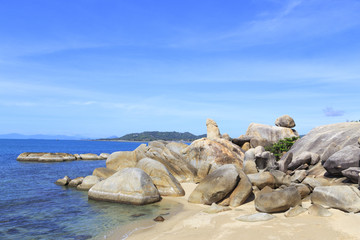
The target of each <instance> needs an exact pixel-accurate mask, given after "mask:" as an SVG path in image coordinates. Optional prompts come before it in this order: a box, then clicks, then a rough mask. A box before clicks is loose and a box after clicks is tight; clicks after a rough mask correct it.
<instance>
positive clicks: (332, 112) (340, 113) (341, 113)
mask: <svg viewBox="0 0 360 240" xmlns="http://www.w3.org/2000/svg"><path fill="white" fill-rule="evenodd" d="M323 112H324V114H325V116H326V117H340V116H344V114H345V111H343V110H335V109H333V108H332V107H327V108H325V109H324V110H323Z"/></svg>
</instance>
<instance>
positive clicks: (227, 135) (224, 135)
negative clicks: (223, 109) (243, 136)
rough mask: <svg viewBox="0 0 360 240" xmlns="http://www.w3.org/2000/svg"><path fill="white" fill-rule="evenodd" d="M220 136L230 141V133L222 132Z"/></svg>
mask: <svg viewBox="0 0 360 240" xmlns="http://www.w3.org/2000/svg"><path fill="white" fill-rule="evenodd" d="M221 138H223V139H225V140H228V141H231V137H230V135H229V134H227V133H224V134H223V135H222V136H221Z"/></svg>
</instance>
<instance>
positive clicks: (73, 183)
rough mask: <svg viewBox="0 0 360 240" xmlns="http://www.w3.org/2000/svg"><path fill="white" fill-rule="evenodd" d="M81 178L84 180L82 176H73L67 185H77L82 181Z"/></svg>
mask: <svg viewBox="0 0 360 240" xmlns="http://www.w3.org/2000/svg"><path fill="white" fill-rule="evenodd" d="M83 180H84V177H77V178H74V179H72V180H71V181H70V182H69V184H68V186H69V187H77V186H78V185H80V184H81V183H82V181H83Z"/></svg>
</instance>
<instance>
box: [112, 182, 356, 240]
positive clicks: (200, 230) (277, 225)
mask: <svg viewBox="0 0 360 240" xmlns="http://www.w3.org/2000/svg"><path fill="white" fill-rule="evenodd" d="M182 185H183V187H184V189H185V191H186V195H185V196H184V197H180V198H167V199H169V200H173V201H177V202H179V203H182V204H183V208H182V210H181V211H180V212H178V213H172V214H171V216H170V217H165V219H166V220H165V221H164V222H161V223H155V222H153V221H152V220H151V221H152V224H150V225H149V224H148V225H146V224H145V223H139V227H138V228H137V229H135V230H134V231H133V232H131V234H129V236H127V237H126V238H121V236H123V235H121V234H123V233H122V232H121V230H120V229H118V230H115V231H113V232H112V233H111V234H109V236H108V237H107V238H106V239H110V240H115V239H127V240H144V239H147V240H151V239H152V240H157V239H165V238H166V239H173V240H182V239H197V240H220V239H221V240H223V239H238V238H239V236H241V239H249V240H250V239H281V240H282V239H291V240H300V239H315V240H322V239H327V240H339V239H343V240H345V239H346V240H352V239H354V240H355V239H360V229H359V228H358V226H357V223H358V222H359V221H360V214H351V213H345V212H342V211H340V210H336V209H329V210H330V211H331V212H332V214H333V215H332V216H331V217H315V216H311V215H309V214H308V213H306V212H305V213H303V214H301V215H299V216H296V217H290V218H286V217H285V216H284V213H276V214H273V215H274V216H275V217H276V218H275V219H273V220H271V221H267V222H253V223H249V222H240V221H237V220H235V218H236V217H239V216H241V215H247V214H253V213H256V212H257V211H256V210H255V207H254V202H253V201H251V202H248V203H246V204H243V205H241V206H239V207H237V208H233V209H232V210H231V211H226V212H221V213H217V214H208V213H204V212H203V210H204V209H206V208H208V207H209V206H206V205H200V204H191V203H188V202H187V199H188V196H189V195H190V193H191V192H192V190H193V189H194V188H195V187H196V184H193V183H183V184H182ZM310 204H311V203H310V201H305V202H303V206H304V207H309V206H310ZM140 224H141V226H140Z"/></svg>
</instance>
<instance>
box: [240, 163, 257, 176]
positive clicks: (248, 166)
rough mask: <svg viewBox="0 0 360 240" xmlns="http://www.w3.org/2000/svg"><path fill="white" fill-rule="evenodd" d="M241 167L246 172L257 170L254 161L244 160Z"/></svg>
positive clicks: (252, 172) (255, 171) (251, 172)
mask: <svg viewBox="0 0 360 240" xmlns="http://www.w3.org/2000/svg"><path fill="white" fill-rule="evenodd" d="M243 169H244V172H245V173H246V174H254V173H258V172H259V171H258V169H257V167H256V163H255V162H254V161H245V162H244V166H243Z"/></svg>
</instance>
